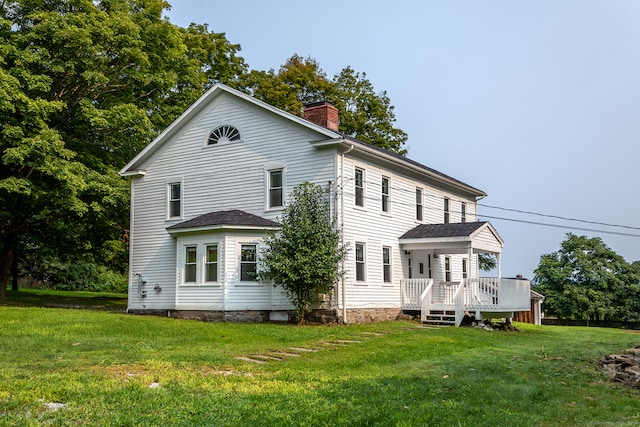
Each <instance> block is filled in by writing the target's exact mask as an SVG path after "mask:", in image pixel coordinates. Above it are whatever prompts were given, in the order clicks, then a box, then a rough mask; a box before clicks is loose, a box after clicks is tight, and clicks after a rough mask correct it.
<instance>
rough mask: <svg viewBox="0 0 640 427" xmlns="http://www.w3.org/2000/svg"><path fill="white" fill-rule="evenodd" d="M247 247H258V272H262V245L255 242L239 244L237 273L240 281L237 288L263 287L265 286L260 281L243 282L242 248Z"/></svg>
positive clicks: (237, 282)
mask: <svg viewBox="0 0 640 427" xmlns="http://www.w3.org/2000/svg"><path fill="white" fill-rule="evenodd" d="M246 245H252V246H255V247H256V272H259V271H260V243H259V242H257V241H255V240H253V241H246V242H238V243H237V244H236V250H237V251H238V255H237V257H236V260H237V265H236V271H237V274H238V276H237V277H238V280H237V281H236V284H235V286H237V287H261V286H264V284H263V283H262V282H261V281H259V280H252V281H243V280H242V247H243V246H246Z"/></svg>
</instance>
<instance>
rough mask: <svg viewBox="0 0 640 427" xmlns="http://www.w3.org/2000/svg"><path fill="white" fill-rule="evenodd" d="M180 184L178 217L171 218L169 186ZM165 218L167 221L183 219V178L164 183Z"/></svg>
mask: <svg viewBox="0 0 640 427" xmlns="http://www.w3.org/2000/svg"><path fill="white" fill-rule="evenodd" d="M173 184H180V215H179V216H171V186H172V185H173ZM165 191H166V197H165V218H166V220H167V221H175V220H181V219H182V218H183V217H184V178H182V177H180V178H172V179H167V180H166V181H165Z"/></svg>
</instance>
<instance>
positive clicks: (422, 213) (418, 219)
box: [414, 187, 425, 224]
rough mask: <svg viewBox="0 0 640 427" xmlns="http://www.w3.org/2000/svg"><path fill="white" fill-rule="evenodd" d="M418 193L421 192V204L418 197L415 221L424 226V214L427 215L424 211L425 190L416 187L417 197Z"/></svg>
mask: <svg viewBox="0 0 640 427" xmlns="http://www.w3.org/2000/svg"><path fill="white" fill-rule="evenodd" d="M418 191H420V203H418V198H417V197H416V209H415V214H416V215H415V217H414V219H415V221H416V222H417V223H419V224H422V223H423V222H424V214H425V209H424V189H423V188H422V187H416V196H417V193H418ZM418 206H420V216H421V217H422V218H418Z"/></svg>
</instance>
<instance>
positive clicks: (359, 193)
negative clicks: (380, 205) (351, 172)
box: [355, 168, 364, 207]
mask: <svg viewBox="0 0 640 427" xmlns="http://www.w3.org/2000/svg"><path fill="white" fill-rule="evenodd" d="M355 192H356V206H362V207H363V206H364V170H363V169H360V168H356V172H355Z"/></svg>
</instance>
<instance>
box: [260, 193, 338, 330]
mask: <svg viewBox="0 0 640 427" xmlns="http://www.w3.org/2000/svg"><path fill="white" fill-rule="evenodd" d="M280 227H281V228H280V230H279V231H278V233H276V234H273V235H271V236H268V237H267V239H266V242H265V243H266V245H265V249H264V250H263V253H262V263H263V265H264V267H263V270H262V271H261V273H260V277H261V278H262V279H267V280H273V282H274V283H275V284H276V285H278V286H281V287H282V288H283V289H284V291H285V293H286V294H287V296H288V298H289V299H290V301H291V302H292V303H293V305H294V306H295V307H296V316H297V320H298V321H302V320H304V318H305V316H306V315H307V314H308V313H309V312H310V308H311V307H312V306H313V304H315V303H317V302H318V295H319V294H325V293H328V292H330V291H331V290H332V289H333V287H334V285H335V283H336V282H337V280H338V278H339V277H340V274H341V273H340V262H341V261H342V260H343V259H344V257H345V255H346V249H345V247H344V245H342V243H341V241H340V233H339V231H338V230H337V229H336V227H335V224H334V221H332V219H331V216H330V208H329V198H328V194H327V191H326V190H325V189H323V188H322V187H321V186H319V185H317V184H312V183H309V182H304V183H302V184H300V185H298V186H296V187H295V188H294V189H293V191H292V193H291V196H290V197H289V203H288V205H287V206H286V207H285V208H284V210H283V213H282V218H281V219H280Z"/></svg>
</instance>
